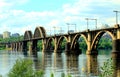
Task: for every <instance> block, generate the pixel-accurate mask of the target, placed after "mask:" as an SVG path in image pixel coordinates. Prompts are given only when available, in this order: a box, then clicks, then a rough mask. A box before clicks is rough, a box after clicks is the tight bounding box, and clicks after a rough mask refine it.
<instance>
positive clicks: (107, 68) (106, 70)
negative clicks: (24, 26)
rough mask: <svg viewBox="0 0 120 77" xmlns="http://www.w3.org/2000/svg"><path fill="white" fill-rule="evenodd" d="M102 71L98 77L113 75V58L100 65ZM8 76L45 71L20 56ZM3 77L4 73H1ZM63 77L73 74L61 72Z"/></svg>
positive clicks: (30, 76)
mask: <svg viewBox="0 0 120 77" xmlns="http://www.w3.org/2000/svg"><path fill="white" fill-rule="evenodd" d="M100 70H101V73H100V74H99V76H98V77H108V76H112V74H113V71H114V66H113V60H112V59H108V60H106V61H105V62H104V64H103V66H102V67H100ZM7 76H8V77H44V71H42V70H34V69H33V61H32V60H31V59H28V58H23V59H22V58H19V59H17V60H16V62H15V64H14V66H13V67H12V69H11V70H10V71H9V72H8V74H7ZM0 77H2V75H0ZM50 77H55V76H54V73H53V72H52V73H51V74H50ZM61 77H72V75H70V74H67V75H65V73H61Z"/></svg>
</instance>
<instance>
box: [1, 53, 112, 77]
mask: <svg viewBox="0 0 120 77" xmlns="http://www.w3.org/2000/svg"><path fill="white" fill-rule="evenodd" d="M110 53H111V51H99V54H98V55H96V56H95V55H94V56H92V55H86V54H80V55H72V54H69V55H66V54H65V53H59V54H57V53H43V52H38V55H37V57H33V56H31V55H27V56H25V55H23V53H22V52H15V51H0V74H2V75H4V76H5V75H6V74H7V73H8V71H9V70H10V69H11V68H12V66H13V64H14V63H15V60H16V59H17V58H19V57H22V58H24V57H29V58H32V59H33V61H34V68H35V69H42V70H44V72H45V75H44V77H50V74H51V73H54V75H55V77H61V74H62V73H65V74H66V75H67V74H71V75H72V77H97V76H98V74H99V72H100V69H99V68H100V67H101V66H102V65H103V62H105V61H106V59H109V58H110V57H111V55H110Z"/></svg>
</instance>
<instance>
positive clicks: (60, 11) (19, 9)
mask: <svg viewBox="0 0 120 77" xmlns="http://www.w3.org/2000/svg"><path fill="white" fill-rule="evenodd" d="M119 3H120V1H119V0H109V1H108V0H100V1H96V0H87V1H83V0H79V1H78V0H69V1H68V0H66V1H64V0H42V1H41V0H36V1H35V0H14V1H13V0H0V9H1V10H0V27H1V29H0V34H2V33H3V32H4V31H9V32H11V33H17V32H19V33H20V34H21V35H23V34H24V32H25V31H26V30H31V31H32V32H33V33H34V30H35V28H36V27H37V26H43V27H45V29H46V30H47V33H48V32H50V31H51V33H52V34H53V33H54V29H55V27H56V29H57V30H56V31H58V30H61V29H62V30H64V31H65V32H66V31H67V30H68V25H67V24H66V23H69V24H76V25H75V26H73V25H71V26H70V25H69V29H74V30H75V29H77V31H80V30H85V29H87V23H86V22H87V21H86V20H85V18H93V19H97V26H98V27H101V26H102V25H103V24H108V25H110V26H113V25H114V24H116V20H115V19H116V18H115V13H114V12H113V11H114V10H118V11H120V9H119V7H120V5H119ZM119 19H120V14H118V23H119V22H120V21H119ZM74 27H77V28H74ZM88 28H90V29H95V28H96V27H95V21H93V20H90V21H89V25H88ZM65 29H66V30H65ZM49 30H50V31H49ZM62 30H61V31H62ZM56 33H57V32H56ZM48 34H50V33H48Z"/></svg>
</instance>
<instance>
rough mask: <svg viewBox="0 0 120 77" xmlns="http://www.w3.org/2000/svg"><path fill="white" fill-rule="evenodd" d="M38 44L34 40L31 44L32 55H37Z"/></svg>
mask: <svg viewBox="0 0 120 77" xmlns="http://www.w3.org/2000/svg"><path fill="white" fill-rule="evenodd" d="M37 42H38V41H37V40H33V41H32V44H31V53H32V54H33V55H36V54H37Z"/></svg>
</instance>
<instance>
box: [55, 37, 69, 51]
mask: <svg viewBox="0 0 120 77" xmlns="http://www.w3.org/2000/svg"><path fill="white" fill-rule="evenodd" d="M63 39H65V40H66V41H67V42H69V40H68V38H67V37H66V36H61V37H60V38H59V39H58V43H57V50H59V47H60V45H61V44H62V41H63Z"/></svg>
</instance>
